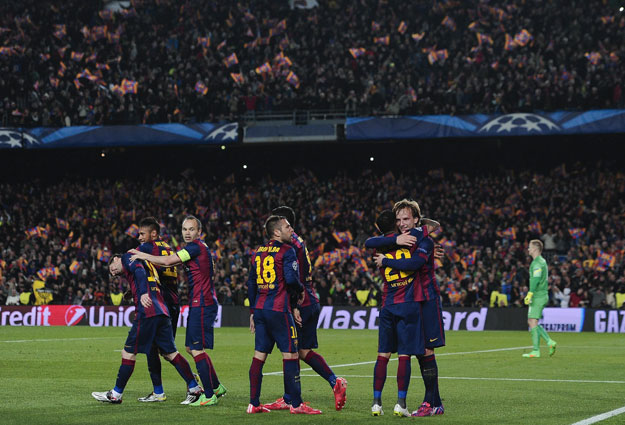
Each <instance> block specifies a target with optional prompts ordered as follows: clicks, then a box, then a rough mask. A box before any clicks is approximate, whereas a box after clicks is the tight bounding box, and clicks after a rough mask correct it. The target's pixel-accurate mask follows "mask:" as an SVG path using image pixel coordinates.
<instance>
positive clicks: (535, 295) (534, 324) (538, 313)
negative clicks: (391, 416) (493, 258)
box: [523, 239, 556, 358]
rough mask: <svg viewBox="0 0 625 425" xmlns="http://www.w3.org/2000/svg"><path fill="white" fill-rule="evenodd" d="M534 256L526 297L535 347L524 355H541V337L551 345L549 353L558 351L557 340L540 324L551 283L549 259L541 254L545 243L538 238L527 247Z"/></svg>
mask: <svg viewBox="0 0 625 425" xmlns="http://www.w3.org/2000/svg"><path fill="white" fill-rule="evenodd" d="M527 251H528V253H529V255H530V256H531V257H532V264H530V290H529V292H528V293H527V296H526V297H525V304H527V305H529V311H528V313H527V323H528V325H529V326H530V334H531V335H532V345H533V346H534V348H533V349H532V351H531V352H530V353H526V354H523V357H528V358H534V357H540V338H541V337H542V338H543V339H544V340H545V342H547V345H548V346H549V355H550V356H553V354H554V353H555V352H556V342H555V341H554V340H553V339H551V338H550V337H549V334H548V333H547V331H546V330H545V329H544V328H543V327H542V326H541V325H539V324H538V319H540V318H541V317H542V315H543V308H545V306H546V305H547V303H548V302H549V284H548V283H547V277H548V272H547V261H545V259H544V258H543V257H542V255H540V254H541V253H542V252H543V243H542V241H540V240H538V239H534V240H531V241H530V243H529V246H528V248H527Z"/></svg>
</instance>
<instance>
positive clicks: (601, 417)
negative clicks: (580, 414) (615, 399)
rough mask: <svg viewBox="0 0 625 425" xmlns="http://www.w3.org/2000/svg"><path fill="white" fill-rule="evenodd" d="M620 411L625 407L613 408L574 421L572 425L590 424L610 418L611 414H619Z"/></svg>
mask: <svg viewBox="0 0 625 425" xmlns="http://www.w3.org/2000/svg"><path fill="white" fill-rule="evenodd" d="M621 413H625V407H621V408H620V409H614V410H611V411H609V412H605V413H602V414H600V415H597V416H593V417H592V418H588V419H584V420H583V421H579V422H575V423H574V424H573V425H590V424H594V423H596V422H600V421H603V420H605V419H608V418H611V417H613V416H617V415H620V414H621Z"/></svg>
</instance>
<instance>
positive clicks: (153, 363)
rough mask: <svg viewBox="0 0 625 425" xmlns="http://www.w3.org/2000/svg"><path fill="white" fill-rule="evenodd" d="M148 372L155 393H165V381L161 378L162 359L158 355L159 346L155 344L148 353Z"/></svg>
mask: <svg viewBox="0 0 625 425" xmlns="http://www.w3.org/2000/svg"><path fill="white" fill-rule="evenodd" d="M148 372H150V379H151V380H152V385H153V386H154V394H163V381H162V379H161V359H159V357H158V348H157V347H156V346H155V345H153V346H152V349H151V350H150V352H149V353H148Z"/></svg>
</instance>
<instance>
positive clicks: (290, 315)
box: [92, 199, 445, 416]
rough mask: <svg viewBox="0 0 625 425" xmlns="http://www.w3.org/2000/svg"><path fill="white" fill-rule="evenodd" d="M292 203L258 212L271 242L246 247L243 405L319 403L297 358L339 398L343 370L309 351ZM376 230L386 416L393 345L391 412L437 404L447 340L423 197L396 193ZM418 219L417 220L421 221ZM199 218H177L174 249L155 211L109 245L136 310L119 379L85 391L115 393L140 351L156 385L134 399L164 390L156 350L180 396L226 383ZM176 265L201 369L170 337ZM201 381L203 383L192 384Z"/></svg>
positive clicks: (190, 341) (210, 392)
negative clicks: (305, 396) (178, 380)
mask: <svg viewBox="0 0 625 425" xmlns="http://www.w3.org/2000/svg"><path fill="white" fill-rule="evenodd" d="M294 223H295V213H294V211H293V210H292V209H291V208H290V207H287V206H281V207H278V208H275V209H274V210H272V212H271V215H270V216H269V218H267V220H266V221H265V226H264V230H265V234H266V236H267V238H268V242H267V243H266V244H264V245H262V246H261V247H259V248H258V249H256V251H255V253H254V255H253V256H252V264H251V267H250V275H249V278H248V281H247V285H248V299H249V302H250V309H251V315H250V331H251V332H252V333H254V334H255V349H254V357H253V358H252V364H251V366H250V369H249V380H250V403H249V405H248V407H247V413H250V414H254V413H264V412H269V411H271V410H289V411H290V412H291V413H293V414H320V413H321V410H318V409H315V408H313V407H311V406H310V405H309V404H308V403H304V402H303V401H302V397H301V383H300V362H299V361H300V360H303V361H304V362H306V363H307V364H308V365H309V366H310V367H311V368H312V369H313V370H314V371H315V372H316V373H318V374H319V375H320V376H321V377H323V378H324V379H325V380H326V381H328V383H329V384H330V387H331V388H332V391H333V393H334V399H335V408H336V410H341V409H342V408H343V407H344V406H345V401H346V390H347V381H346V380H345V378H342V377H337V376H336V375H335V374H334V372H333V371H332V369H331V368H330V366H328V364H327V363H326V361H325V359H324V358H323V357H322V356H321V355H320V354H319V353H317V352H316V351H313V350H314V349H316V348H317V347H318V342H317V322H318V319H319V313H320V306H319V300H318V298H317V295H316V293H315V289H314V286H313V282H312V273H311V272H312V266H311V262H310V258H309V256H308V250H307V249H306V244H305V242H304V240H303V239H302V238H301V237H300V236H298V235H297V234H296V233H295V231H294V230H293V227H292V226H293V225H294ZM375 224H376V227H377V228H378V230H379V231H380V232H381V233H382V234H383V236H379V237H372V238H370V239H368V240H367V242H366V244H365V246H366V247H367V248H374V249H375V250H376V252H377V254H376V256H375V262H376V264H377V265H378V267H380V272H381V274H382V277H383V281H384V288H383V290H382V308H381V311H380V325H379V339H378V357H377V361H376V363H375V368H374V381H373V405H372V407H371V413H372V415H373V416H380V415H383V414H384V412H383V410H382V401H381V395H382V389H383V387H384V383H385V381H386V374H387V365H388V361H389V359H390V356H391V353H397V354H398V360H399V362H398V363H399V364H398V370H397V386H398V399H397V404H396V405H395V407H394V409H393V414H394V415H396V416H433V415H441V414H443V413H444V409H443V405H442V401H441V398H440V394H439V390H438V368H437V365H436V360H435V356H434V349H435V348H436V347H441V346H444V345H445V333H444V328H443V321H442V314H441V303H440V296H439V289H438V285H437V284H436V278H435V275H434V257H441V256H442V252H441V251H440V250H439V249H438V248H436V249H435V246H434V243H433V241H432V239H431V237H430V236H429V234H430V233H431V232H432V231H433V230H434V229H435V228H436V227H437V226H438V223H437V222H435V221H433V220H428V219H422V217H421V211H420V208H419V205H418V204H417V202H415V201H411V200H407V199H404V200H402V201H399V202H397V203H396V204H395V205H394V208H393V210H392V211H391V210H385V211H383V212H382V213H381V214H380V215H379V216H378V218H377V219H376V223H375ZM420 225H421V226H422V227H418V226H420ZM201 233H202V223H201V222H200V220H198V219H197V218H196V217H193V216H187V217H186V218H185V219H184V220H183V222H182V236H183V239H184V242H185V244H186V245H185V247H184V248H183V249H181V250H179V251H177V252H175V253H174V252H173V251H172V250H171V248H170V247H169V246H168V245H167V243H166V242H164V241H162V240H161V239H160V238H159V234H160V226H159V223H158V221H157V220H156V219H155V218H153V217H148V218H145V219H143V220H142V221H141V222H140V223H139V237H138V239H139V242H140V245H139V247H138V248H137V249H133V250H130V251H128V252H127V253H126V254H123V255H121V254H116V255H114V256H113V257H112V258H111V260H110V262H109V271H110V273H111V274H112V275H123V276H124V277H125V279H126V280H127V281H128V283H129V285H130V289H131V291H132V296H133V300H134V304H135V308H136V310H135V311H136V316H135V319H134V322H133V325H132V328H131V329H130V331H129V333H128V337H127V339H126V343H125V345H124V349H123V350H122V364H121V366H120V368H119V372H118V375H117V380H116V382H115V387H114V388H113V389H112V390H110V391H105V392H93V393H92V396H93V397H94V398H95V399H97V400H99V401H103V402H108V403H114V404H119V403H121V402H122V395H123V391H124V388H125V386H126V383H127V382H128V380H129V378H130V376H131V375H132V372H133V370H134V365H135V359H136V354H137V353H145V354H147V357H148V369H149V373H150V378H151V380H152V384H153V387H154V389H153V391H152V393H150V394H149V395H148V396H146V397H142V398H139V401H141V402H161V401H165V400H166V396H165V392H164V390H163V384H162V380H161V363H160V359H159V353H160V354H161V355H162V356H163V357H164V358H165V359H166V360H167V361H169V362H170V363H171V364H172V365H173V366H174V367H175V368H176V370H177V371H178V373H179V374H180V376H181V377H182V378H183V379H184V381H185V383H186V385H187V388H188V390H187V397H186V399H185V400H184V401H182V403H181V404H188V405H191V406H212V405H216V404H217V403H218V400H219V398H220V397H222V396H223V395H225V394H226V392H227V389H226V387H225V386H224V385H223V384H222V383H220V381H219V379H218V377H217V373H216V372H215V368H214V367H213V364H212V362H211V359H210V357H209V355H208V353H207V352H206V351H205V349H212V348H213V342H214V333H213V324H214V321H215V318H216V315H217V308H218V304H217V298H216V296H215V288H214V285H213V273H214V263H213V259H212V257H211V253H210V250H209V248H208V246H207V245H206V244H205V243H204V242H203V241H202V240H201V239H200V236H201ZM177 266H182V267H183V269H184V271H185V273H186V277H187V282H188V285H189V315H188V319H187V330H186V339H185V346H186V350H187V352H188V353H189V354H191V355H192V356H193V359H194V361H195V364H196V368H197V375H196V374H194V373H193V372H192V370H191V367H190V365H189V363H188V362H187V360H186V359H185V358H184V357H183V356H182V355H180V353H179V352H178V351H177V350H176V346H175V343H174V340H175V335H176V327H177V323H178V316H179V314H180V304H179V299H178V292H177V273H178V272H177V268H176V267H177ZM274 345H276V346H277V347H278V349H279V350H280V351H281V353H282V358H283V374H284V395H283V396H282V397H280V398H279V399H278V400H276V401H275V402H273V403H269V404H261V403H260V392H261V385H262V378H263V373H262V370H263V365H264V363H265V360H266V358H267V355H268V354H269V353H271V351H272V349H273V347H274ZM413 355H414V356H416V357H417V358H418V361H419V366H420V369H421V374H422V376H423V380H424V384H425V397H424V400H423V403H422V404H421V406H420V407H419V408H418V409H417V410H416V411H414V412H412V413H411V412H410V411H409V410H408V409H407V407H406V393H407V390H408V386H409V383H410V376H411V366H410V359H411V356H413ZM200 384H201V385H200Z"/></svg>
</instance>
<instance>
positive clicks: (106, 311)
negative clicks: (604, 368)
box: [0, 305, 625, 333]
mask: <svg viewBox="0 0 625 425" xmlns="http://www.w3.org/2000/svg"><path fill="white" fill-rule="evenodd" d="M134 311H135V308H134V307H132V306H119V307H111V306H89V307H84V306H79V305H45V306H15V307H14V306H2V307H0V325H2V326H92V327H102V326H116V327H121V326H131V324H132V320H133V319H134ZM188 312H189V307H188V306H183V307H182V308H181V313H180V318H179V320H178V327H186V324H187V315H188ZM378 315H379V310H378V309H377V308H375V307H372V308H367V307H332V306H326V307H322V309H321V315H320V317H319V323H318V325H317V327H318V328H321V329H355V330H357V329H372V330H375V329H378ZM443 320H444V326H445V330H447V331H450V330H454V331H457V330H468V331H494V330H527V324H526V323H527V310H526V309H518V308H501V309H500V308H449V309H445V310H444V311H443ZM541 324H542V325H543V326H544V327H545V329H546V330H547V331H550V332H596V333H625V310H599V309H584V308H546V309H545V310H544V311H543V319H541ZM247 326H249V309H248V308H246V307H233V306H220V307H219V311H218V314H217V318H216V320H215V327H247Z"/></svg>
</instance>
